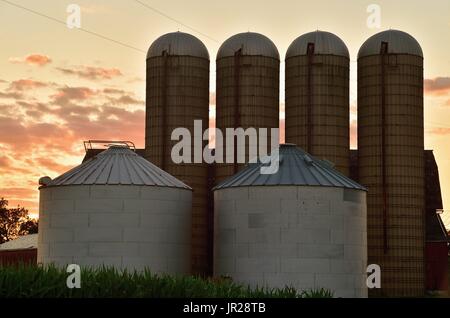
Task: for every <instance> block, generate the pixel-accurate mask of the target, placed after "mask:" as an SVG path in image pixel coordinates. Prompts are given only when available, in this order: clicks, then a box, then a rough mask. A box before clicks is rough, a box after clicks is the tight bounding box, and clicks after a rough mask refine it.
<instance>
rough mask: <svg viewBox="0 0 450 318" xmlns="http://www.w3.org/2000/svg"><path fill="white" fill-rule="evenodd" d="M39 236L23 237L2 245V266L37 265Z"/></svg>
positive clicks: (0, 258) (0, 262) (0, 257)
mask: <svg viewBox="0 0 450 318" xmlns="http://www.w3.org/2000/svg"><path fill="white" fill-rule="evenodd" d="M36 262H37V234H30V235H25V236H21V237H19V238H17V239H15V240H12V241H9V242H6V243H3V244H1V245H0V266H1V265H9V264H19V263H25V264H36Z"/></svg>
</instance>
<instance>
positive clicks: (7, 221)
mask: <svg viewBox="0 0 450 318" xmlns="http://www.w3.org/2000/svg"><path fill="white" fill-rule="evenodd" d="M37 231H38V222H37V221H36V220H34V219H32V218H30V216H29V215H28V210H27V209H25V208H23V207H19V206H18V207H17V208H8V201H7V200H5V199H4V198H1V199H0V244H1V243H4V242H8V241H10V240H13V239H15V238H17V237H18V236H21V235H26V234H33V233H37Z"/></svg>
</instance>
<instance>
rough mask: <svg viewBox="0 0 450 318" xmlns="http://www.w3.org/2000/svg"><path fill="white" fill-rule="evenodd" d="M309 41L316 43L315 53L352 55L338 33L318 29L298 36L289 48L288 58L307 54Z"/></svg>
mask: <svg viewBox="0 0 450 318" xmlns="http://www.w3.org/2000/svg"><path fill="white" fill-rule="evenodd" d="M309 43H314V54H318V55H321V54H323V55H338V56H344V57H348V58H349V57H350V54H349V53H348V48H347V46H346V45H345V43H344V41H342V40H341V39H340V38H339V37H338V36H337V35H335V34H333V33H330V32H326V31H319V30H317V31H314V32H309V33H306V34H303V35H301V36H299V37H298V38H296V39H295V40H294V41H293V42H292V44H291V45H290V46H289V48H288V49H287V53H286V59H288V58H290V57H293V56H298V55H306V54H307V50H308V44H309Z"/></svg>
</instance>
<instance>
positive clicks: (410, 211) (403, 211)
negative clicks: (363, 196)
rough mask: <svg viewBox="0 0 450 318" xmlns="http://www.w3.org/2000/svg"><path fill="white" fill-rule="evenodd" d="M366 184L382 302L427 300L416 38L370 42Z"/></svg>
mask: <svg viewBox="0 0 450 318" xmlns="http://www.w3.org/2000/svg"><path fill="white" fill-rule="evenodd" d="M358 156H359V182H361V183H362V184H363V185H364V186H366V187H367V188H368V190H369V194H368V199H367V201H368V247H369V254H368V255H369V263H375V264H379V265H380V266H381V289H379V290H373V295H374V296H375V295H378V296H421V295H423V293H424V285H425V283H424V217H425V214H424V157H423V156H424V132H423V54H422V49H421V47H420V45H419V43H418V42H417V41H416V40H415V39H414V38H413V37H412V36H411V35H409V34H407V33H405V32H402V31H397V30H389V31H384V32H381V33H378V34H375V35H374V36H372V37H370V38H369V39H368V40H367V41H366V42H364V44H363V45H362V46H361V48H360V50H359V53H358Z"/></svg>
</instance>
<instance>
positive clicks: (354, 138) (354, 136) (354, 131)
mask: <svg viewBox="0 0 450 318" xmlns="http://www.w3.org/2000/svg"><path fill="white" fill-rule="evenodd" d="M357 147H358V122H357V120H356V119H353V120H352V121H350V148H351V149H356V148H357Z"/></svg>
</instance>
